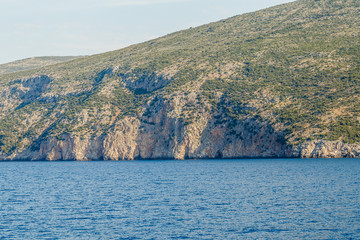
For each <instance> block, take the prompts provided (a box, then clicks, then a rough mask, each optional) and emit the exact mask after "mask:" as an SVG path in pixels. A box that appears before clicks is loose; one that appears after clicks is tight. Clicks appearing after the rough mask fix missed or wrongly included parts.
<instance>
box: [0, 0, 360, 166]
mask: <svg viewBox="0 0 360 240" xmlns="http://www.w3.org/2000/svg"><path fill="white" fill-rule="evenodd" d="M359 16H360V2H359V1H358V0H299V1H296V2H293V3H288V4H284V5H280V6H276V7H273V8H269V9H265V10H262V11H257V12H254V13H249V14H244V15H240V16H235V17H232V18H229V19H226V20H222V21H219V22H215V23H211V24H208V25H203V26H200V27H197V28H191V29H188V30H185V31H180V32H176V33H173V34H169V35H166V36H164V37H161V38H158V39H154V40H152V41H148V42H145V43H142V44H137V45H133V46H130V47H128V48H125V49H121V50H117V51H113V52H108V53H104V54H99V55H93V56H89V57H84V58H80V59H76V60H73V61H70V62H66V63H61V64H57V65H51V66H46V67H43V68H40V69H36V70H29V71H23V72H18V73H13V74H6V75H1V76H0V89H1V90H0V91H1V94H0V147H1V152H2V156H3V158H7V157H9V156H10V158H16V156H26V157H29V158H34V157H33V155H31V154H30V155H29V154H28V153H29V152H36V151H38V152H39V151H40V152H41V151H45V150H44V149H46V151H52V150H53V149H55V148H56V149H58V150H56V151H57V152H63V151H64V148H65V147H63V146H65V145H66V144H69V143H68V142H69V139H75V138H76V139H77V140H76V141H80V142H81V141H85V140H86V141H87V142H89V141H90V142H91V144H90V143H89V144H90V145H91V147H89V148H90V149H92V150H91V151H93V150H94V148H96V151H97V150H99V148H101V150H99V151H100V153H98V154H95V155H92V156H95V157H98V158H110V159H119V158H122V159H132V158H161V157H164V158H165V157H174V158H187V157H225V156H226V157H239V156H240V155H241V154H239V152H241V151H245V150H246V151H252V149H255V148H256V149H257V147H258V145H261V144H266V143H267V142H270V143H273V145H271V146H268V145H266V147H265V148H267V149H268V148H271V147H272V146H275V145H276V144H280V145H282V146H283V148H281V149H282V150H281V151H283V152H282V153H281V154H280V156H297V155H296V154H295V153H294V151H293V149H295V148H296V147H297V146H301V145H302V144H305V143H308V142H311V141H316V140H322V141H337V142H339V143H340V142H341V143H347V144H355V143H356V144H358V143H359V142H360V123H359V120H360V112H359V111H360V100H359V96H360V94H359V93H360V17H359ZM169 119H170V120H171V121H170V120H169ZM166 124H168V125H169V126H167V125H166ZM172 124H173V125H172ZM158 125H159V129H161V128H166V126H167V127H169V129H172V130H171V131H172V132H171V134H170V133H166V132H163V131H160V130H159V131H158V132H157V131H155V130H154V131H152V130H151V128H153V129H157V128H156V126H158ZM165 125H166V126H165ZM126 126H128V127H126ZM201 126H204V127H201ZM239 126H241V127H239ZM175 128H176V129H178V130H176V129H175ZM174 129H175V130H174ZM264 129H265V130H264ZM215 130H216V131H215ZM169 131H170V130H169ZM207 131H208V133H209V136H208V138H206V137H204V136H207V135H206V132H207ZM119 132H122V133H121V134H125V135H121V136H123V137H124V136H125V137H126V139H123V140H121V141H122V143H121V144H125V145H121V144H120V143H119V144H120V145H121V147H120V145H119V144H118V145H116V146H117V147H116V148H115V147H111V146H113V145H114V142H116V141H120V140H119V139H122V137H120V135H116V134H120V133H119ZM245 132H246V134H245ZM115 133H116V134H115ZM195 133H196V134H197V137H196V136H193V135H192V134H195ZM111 134H115V135H111ZM126 134H128V135H126ZM129 134H130V135H129ZM216 134H219V135H216ZM269 134H270V135H271V134H273V135H274V136H275V137H274V139H275V140H274V142H272V140H271V141H270V140H264V139H266V136H269ZM110 136H112V137H110ZM116 136H117V137H116ZM139 136H141V137H139ZM160 136H161V137H162V138H163V139H162V140H159V137H160ZM214 136H220V137H217V138H216V137H214ZM212 137H213V138H212ZM132 138H133V141H130V140H127V139H132ZM194 138H197V139H198V140H196V141H195V142H194V140H193V139H194ZM219 138H222V139H225V140H221V144H223V148H219V149H220V150H217V151H216V152H215V153H212V152H211V146H212V145H211V144H213V143H208V141H212V140H211V139H214V140H213V142H217V141H220V140H219ZM84 139H85V140H84ZM109 139H112V140H111V141H110V140H109ZM144 139H151V141H152V142H154V141H155V142H156V144H157V143H158V144H159V146H160V145H161V144H163V145H164V144H165V145H166V144H167V145H166V146H162V147H161V149H162V150H158V151H159V152H161V154H163V155H161V154H160V153H159V154H157V155H156V154H150V153H149V154H144V152H145V151H150V152H151V151H155V150H154V149H155V148H156V149H160V147H159V146H157V145H156V146H153V145H151V144H152V143H151V144H150V143H149V144H150V145H151V146H153V147H151V149H150V147H149V146H145V145H144ZM209 139H210V140H209ZM249 139H250V140H249ZM49 141H50V142H51V144H50V145H51V146H50V145H46V146H47V147H46V148H45V147H44V146H45V145H42V144H43V143H44V142H49ZM71 141H72V142H71V144H75V143H74V141H75V140H71ZM109 141H110V142H109ZM126 141H130V142H126ZM224 141H226V142H224ZM246 141H248V142H246ZM249 141H250V142H251V143H250V142H249ZM54 142H56V143H54ZM160 142H161V144H160ZM64 144H65V145H64ZM71 144H70V145H71ZM154 144H155V143H154ZM204 144H208V145H206V147H203V148H201V147H200V146H202V145H204ZM221 144H220V145H221ZM231 144H233V145H234V146H232V145H231ZM70 145H66V146H68V147H70ZM90 145H89V146H90ZM195 145H196V147H195ZM218 145H219V144H218ZM238 145H241V146H242V150H241V151H240V150H236V151H235V150H234V151H232V150H229V149H233V148H236V147H237V146H238ZM221 146H222V145H221ZM221 146H220V147H221ZM264 146H265V145H264ZM123 148H124V149H127V150H121V151H122V152H123V151H128V152H127V154H125V155H124V154H123V155H121V156H120V155H119V154H115V155H111V154H110V155H111V156H115V157H106V156H110V155H106V152H107V151H110V150H109V149H112V150H111V151H115V150H114V149H116V151H117V152H119V151H120V150H119V149H123ZM225 148H226V149H228V150H226V151H225V150H224V151H223V150H221V149H225ZM59 149H60V150H59ZM146 149H147V150H146ZM149 149H150V150H149ZM163 149H170V150H169V151H170V152H171V153H172V154H165V153H163V152H165V150H163ZM171 149H173V150H171ZM174 149H175V150H174ZM176 149H177V150H176ZM244 149H245V150H244ZM274 149H275V150H276V148H275V147H274ZM275 150H274V151H275ZM54 151H55V150H54ZM74 151H77V150H74ZM89 151H90V150H89ZM94 151H95V150H94ZM276 151H278V149H277V150H276ZM24 152H26V153H27V155H26V154H25V155H21V154H22V153H24ZM180 152H181V154H180ZM210 152H211V154H210ZM254 152H258V153H259V154H258V155H256V154H255V155H254V154H252V152H248V153H247V154H246V153H243V155H241V156H247V155H248V156H277V155H274V152H272V153H271V154H268V155H267V153H266V151H265V150H257V151H254ZM178 153H179V154H180V155H179V156H178V155H177V154H178ZM260 153H261V154H260ZM43 154H45V153H43ZM54 154H55V153H54ZM294 154H295V155H294ZM105 155H106V156H105ZM340 155H341V154H340ZM41 156H42V157H44V156H45V155H41ZM59 156H60V157H55V159H57V158H59V159H64V158H66V157H65V155H64V154H63V153H61V154H60V155H59ZM69 156H73V155H69ZM81 156H82V155H81ZM95 157H93V158H95ZM46 158H49V159H53V158H51V157H49V156H47V155H46ZM68 158H70V157H68ZM76 158H79V157H76ZM84 158H89V157H84Z"/></svg>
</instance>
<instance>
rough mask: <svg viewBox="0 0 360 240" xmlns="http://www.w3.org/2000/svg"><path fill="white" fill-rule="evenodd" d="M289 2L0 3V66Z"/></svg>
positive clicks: (107, 47)
mask: <svg viewBox="0 0 360 240" xmlns="http://www.w3.org/2000/svg"><path fill="white" fill-rule="evenodd" d="M287 2H291V0H0V53H1V54H0V64H2V63H7V62H10V61H14V60H19V59H24V58H28V57H35V56H78V55H91V54H96V53H102V52H106V51H111V50H116V49H120V48H123V47H126V46H129V45H131V44H135V43H140V42H144V41H147V40H150V39H153V38H157V37H160V36H163V35H166V34H168V33H172V32H175V31H179V30H183V29H187V28H190V27H196V26H200V25H202V24H206V23H210V22H214V21H218V20H221V19H225V18H228V17H232V16H234V15H238V14H242V13H246V12H252V11H256V10H260V9H263V8H267V7H270V6H274V5H278V4H282V3H287Z"/></svg>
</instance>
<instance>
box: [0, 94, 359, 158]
mask: <svg viewBox="0 0 360 240" xmlns="http://www.w3.org/2000/svg"><path fill="white" fill-rule="evenodd" d="M181 98H183V97H178V98H175V99H173V100H172V101H168V100H165V99H157V101H156V103H153V104H152V105H151V108H149V109H146V110H145V113H144V114H143V115H142V116H141V117H125V118H124V119H121V120H119V121H117V122H116V123H115V124H114V126H113V128H112V129H111V130H110V131H108V132H107V133H104V134H102V135H100V136H98V137H90V136H82V137H79V136H75V135H71V134H62V135H61V136H58V137H56V138H55V137H51V138H48V139H46V140H44V141H42V142H41V143H40V147H39V148H38V149H35V150H34V149H33V150H32V148H31V147H29V148H27V149H25V150H23V151H21V152H16V153H14V154H12V155H11V156H7V157H6V158H7V159H13V160H20V159H28V160H100V159H103V160H133V159H200V158H244V157H253V158H259V157H301V158H340V157H359V156H360V146H359V145H356V144H354V145H350V144H344V143H341V142H329V141H313V142H307V143H304V144H302V145H299V146H295V147H291V146H288V145H286V143H285V141H284V139H283V136H282V133H280V132H276V131H275V130H274V129H273V128H272V126H271V125H270V124H267V123H262V122H260V121H258V120H256V119H254V118H245V119H243V120H232V121H230V122H229V121H226V120H224V119H223V120H224V121H221V117H223V116H220V117H219V116H214V114H212V113H211V112H209V111H206V107H204V108H201V107H200V108H198V111H197V113H194V119H195V120H193V121H192V122H187V121H186V119H184V118H182V117H180V116H179V115H177V113H181V112H182V111H184V106H185V105H186V103H187V102H184V99H181Z"/></svg>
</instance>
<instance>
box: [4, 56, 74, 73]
mask: <svg viewBox="0 0 360 240" xmlns="http://www.w3.org/2000/svg"><path fill="white" fill-rule="evenodd" d="M75 58H79V57H73V56H65V57H32V58H26V59H22V60H17V61H13V62H10V63H5V64H0V75H1V74H6V73H13V72H19V71H24V70H29V69H34V68H40V67H44V66H48V65H53V64H57V63H61V62H66V61H70V60H73V59H75Z"/></svg>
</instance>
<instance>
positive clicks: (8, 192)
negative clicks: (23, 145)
mask: <svg viewBox="0 0 360 240" xmlns="http://www.w3.org/2000/svg"><path fill="white" fill-rule="evenodd" d="M0 234H1V235H0V239H360V160H359V159H337V160H300V159H278V160H275V159H259V160H225V161H224V160H201V161H134V162H1V163H0Z"/></svg>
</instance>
